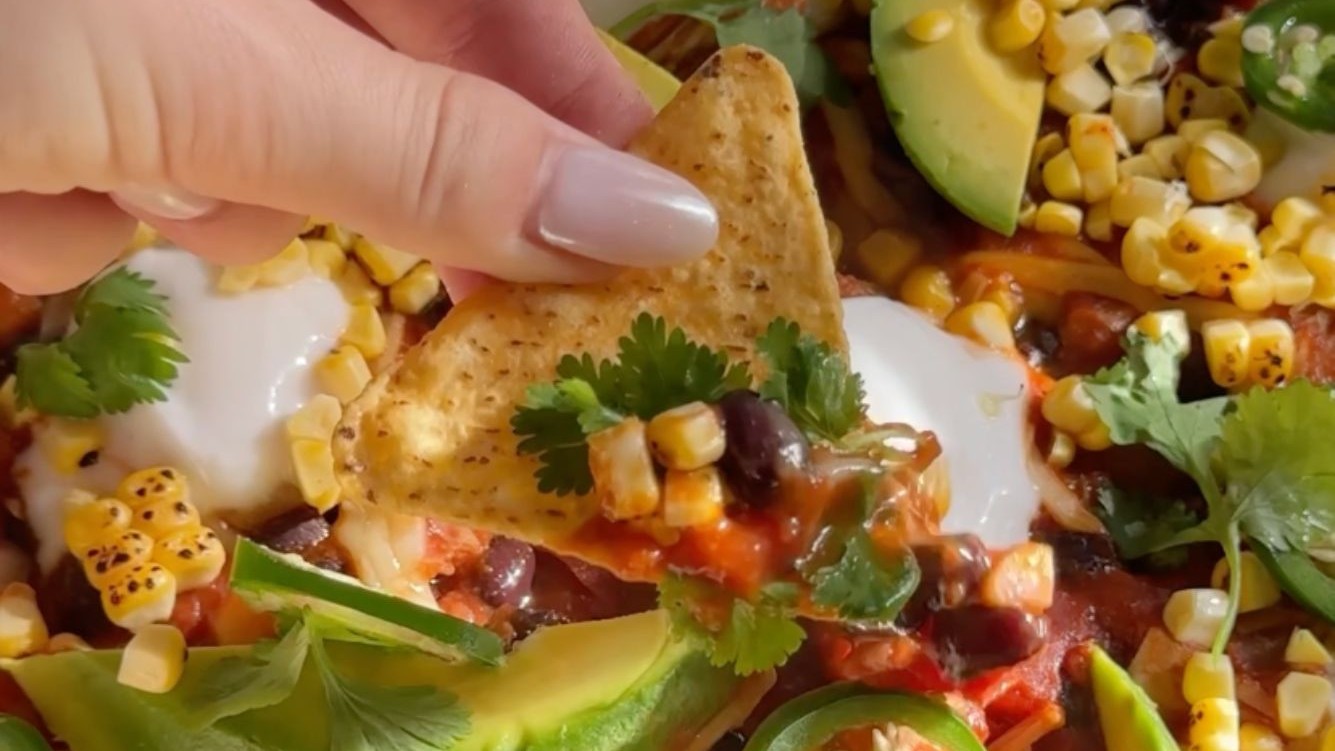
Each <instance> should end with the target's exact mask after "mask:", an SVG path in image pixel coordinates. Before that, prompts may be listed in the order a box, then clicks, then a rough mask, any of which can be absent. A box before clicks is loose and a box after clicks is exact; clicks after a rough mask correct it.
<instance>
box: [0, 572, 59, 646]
mask: <svg viewBox="0 0 1335 751" xmlns="http://www.w3.org/2000/svg"><path fill="white" fill-rule="evenodd" d="M50 638H51V637H50V633H49V632H48V631H47V629H46V621H45V620H44V619H43V618H42V612H41V611H40V610H38V608H37V593H36V592H34V591H33V589H32V587H29V586H28V585H27V584H10V585H9V586H8V587H5V591H4V593H3V594H0V658H5V659H15V658H18V657H23V656H25V655H30V654H32V653H34V652H40V651H41V650H43V649H45V648H46V645H47V642H48V641H49V640H50Z"/></svg>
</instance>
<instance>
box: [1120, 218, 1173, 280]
mask: <svg viewBox="0 0 1335 751" xmlns="http://www.w3.org/2000/svg"><path fill="white" fill-rule="evenodd" d="M1167 245H1168V230H1167V228H1165V227H1164V226H1163V225H1162V224H1160V223H1159V222H1156V221H1154V220H1153V219H1146V218H1143V217H1142V218H1140V219H1137V220H1135V221H1134V222H1132V223H1131V226H1130V227H1129V228H1128V229H1127V232H1126V235H1125V236H1123V237H1122V269H1123V270H1124V271H1125V272H1126V275H1127V276H1128V277H1130V279H1131V281H1133V282H1135V283H1136V284H1139V285H1142V286H1145V287H1156V286H1158V285H1159V280H1160V278H1161V277H1162V276H1163V274H1164V273H1165V271H1166V270H1167V269H1166V267H1165V264H1164V262H1163V255H1164V252H1165V250H1166V248H1167Z"/></svg>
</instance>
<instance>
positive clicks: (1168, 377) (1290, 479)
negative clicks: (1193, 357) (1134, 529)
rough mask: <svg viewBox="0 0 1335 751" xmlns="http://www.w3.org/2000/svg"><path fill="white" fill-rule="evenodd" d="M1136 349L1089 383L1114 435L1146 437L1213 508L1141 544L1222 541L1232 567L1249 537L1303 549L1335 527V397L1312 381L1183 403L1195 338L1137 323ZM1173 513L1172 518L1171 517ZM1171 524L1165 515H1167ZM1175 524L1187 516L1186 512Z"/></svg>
mask: <svg viewBox="0 0 1335 751" xmlns="http://www.w3.org/2000/svg"><path fill="white" fill-rule="evenodd" d="M1125 345H1126V350H1127V354H1126V357H1125V358H1124V359H1123V360H1122V361H1121V362H1119V363H1117V364H1116V365H1114V366H1112V367H1110V368H1107V369H1105V370H1103V371H1100V372H1099V373H1097V374H1096V375H1094V376H1093V377H1091V378H1089V379H1088V380H1087V381H1086V389H1087V390H1088V393H1089V395H1090V397H1091V398H1092V399H1093V401H1094V405H1095V408H1096V409H1097V410H1098V413H1099V417H1100V418H1101V419H1102V420H1103V421H1104V423H1105V424H1107V425H1108V427H1109V433H1110V435H1111V436H1112V440H1113V442H1114V443H1116V444H1119V445H1129V444H1137V443H1143V444H1145V445H1147V446H1149V447H1150V448H1152V449H1154V450H1155V451H1157V452H1158V453H1159V454H1161V455H1163V456H1164V457H1165V458H1167V459H1168V460H1169V461H1170V462H1172V463H1173V465H1174V466H1176V467H1177V468H1178V469H1180V470H1182V471H1183V472H1185V473H1186V474H1188V475H1189V476H1191V478H1192V479H1193V480H1195V481H1196V484H1197V485H1198V486H1199V487H1200V491H1201V496H1202V497H1203V498H1204V500H1205V505H1206V508H1207V515H1206V518H1205V520H1204V521H1201V522H1200V523H1198V524H1194V525H1192V526H1187V527H1186V528H1185V529H1181V530H1180V531H1174V532H1165V531H1164V529H1163V527H1162V524H1160V525H1159V528H1158V530H1157V531H1156V535H1157V536H1158V538H1159V539H1154V540H1152V541H1145V540H1141V543H1142V544H1141V549H1142V550H1141V552H1144V553H1153V552H1157V551H1161V550H1167V549H1170V548H1173V547H1176V546H1179V545H1187V544H1193V543H1200V542H1214V543H1218V544H1219V545H1220V546H1222V547H1223V550H1224V556H1225V558H1226V560H1227V562H1228V565H1229V568H1230V570H1232V571H1238V570H1240V566H1239V561H1240V556H1241V549H1242V541H1243V539H1244V538H1245V539H1247V540H1248V541H1250V542H1251V543H1253V544H1258V545H1262V546H1265V547H1267V548H1270V549H1273V550H1277V551H1289V550H1302V549H1303V548H1304V547H1305V546H1306V545H1307V544H1309V543H1310V542H1313V541H1315V540H1316V539H1319V538H1323V537H1325V536H1328V535H1329V534H1330V532H1331V530H1332V529H1333V528H1335V449H1332V448H1331V446H1330V444H1329V443H1328V442H1327V441H1326V440H1325V437H1324V431H1325V430H1326V429H1327V428H1328V426H1330V425H1332V424H1335V397H1332V394H1331V392H1330V391H1328V390H1326V389H1323V388H1319V387H1317V386H1315V385H1313V384H1311V383H1309V382H1306V381H1296V382H1294V383H1291V384H1289V385H1288V386H1286V387H1283V388H1278V389H1273V390H1265V389H1261V388H1255V389H1253V390H1251V391H1248V392H1246V393H1244V394H1242V395H1240V396H1237V397H1234V398H1232V399H1228V398H1220V399H1211V400H1206V401H1202V402H1195V403H1190V404H1183V403H1181V402H1180V401H1179V400H1178V397H1177V387H1178V379H1179V363H1180V361H1181V359H1182V358H1183V357H1184V356H1185V353H1186V351H1187V348H1188V346H1189V344H1188V342H1186V341H1183V340H1182V339H1181V338H1180V336H1179V335H1178V334H1177V333H1175V332H1165V333H1164V334H1163V335H1162V336H1160V337H1158V338H1151V337H1149V336H1146V335H1144V334H1143V333H1141V332H1139V331H1137V330H1135V329H1133V330H1132V331H1131V332H1130V333H1129V334H1128V336H1127V339H1126V343H1125ZM1170 519H1171V517H1170ZM1161 522H1162V520H1161ZM1172 523H1174V524H1182V525H1183V526H1185V522H1184V521H1183V519H1182V518H1181V516H1180V515H1179V516H1178V517H1177V518H1176V519H1175V520H1172ZM1240 581H1241V577H1238V576H1231V577H1229V601H1230V604H1229V610H1228V613H1227V615H1226V617H1225V620H1224V624H1223V626H1222V627H1221V628H1220V630H1219V633H1218V634H1217V635H1216V638H1215V642H1214V644H1213V649H1214V651H1215V653H1220V652H1222V650H1223V649H1224V647H1225V646H1226V645H1227V643H1228V639H1229V637H1230V636H1231V634H1232V630H1233V626H1234V624H1235V623H1236V620H1237V609H1238V596H1239V593H1240Z"/></svg>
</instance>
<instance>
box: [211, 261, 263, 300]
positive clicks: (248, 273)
mask: <svg viewBox="0 0 1335 751" xmlns="http://www.w3.org/2000/svg"><path fill="white" fill-rule="evenodd" d="M259 283H260V267H259V266H255V265H252V266H227V267H224V268H223V270H222V271H220V272H219V273H218V283H217V285H215V286H216V288H217V290H218V291H219V292H222V293H223V294H228V295H237V294H240V293H242V292H249V291H250V290H252V289H254V288H255V285H257V284H259Z"/></svg>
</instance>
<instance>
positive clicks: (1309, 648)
mask: <svg viewBox="0 0 1335 751" xmlns="http://www.w3.org/2000/svg"><path fill="white" fill-rule="evenodd" d="M1284 661H1285V662H1287V663H1289V664H1290V665H1304V666H1307V665H1311V666H1313V667H1322V668H1324V667H1326V666H1328V665H1330V663H1331V657H1330V650H1328V649H1326V645H1324V644H1322V643H1321V640H1320V639H1318V638H1316V635H1315V634H1313V633H1312V632H1311V631H1308V630H1307V629H1305V628H1295V629H1294V630H1293V633H1292V634H1291V635H1290V636H1289V644H1288V646H1287V647H1285V648H1284Z"/></svg>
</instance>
